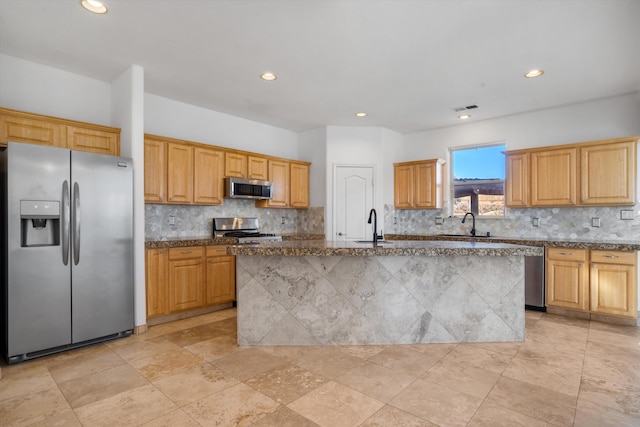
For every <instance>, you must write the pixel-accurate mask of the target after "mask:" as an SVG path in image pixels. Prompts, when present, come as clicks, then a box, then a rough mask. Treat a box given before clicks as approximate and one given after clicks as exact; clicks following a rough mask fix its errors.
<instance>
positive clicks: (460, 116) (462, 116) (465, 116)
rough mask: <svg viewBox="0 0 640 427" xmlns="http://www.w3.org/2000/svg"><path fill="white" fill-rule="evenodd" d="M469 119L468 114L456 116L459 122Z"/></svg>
mask: <svg viewBox="0 0 640 427" xmlns="http://www.w3.org/2000/svg"><path fill="white" fill-rule="evenodd" d="M469 117H471V116H470V115H469V114H460V115H459V116H458V118H459V119H460V120H467V119H468V118H469Z"/></svg>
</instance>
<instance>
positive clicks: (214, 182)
mask: <svg viewBox="0 0 640 427" xmlns="http://www.w3.org/2000/svg"><path fill="white" fill-rule="evenodd" d="M310 165H311V163H309V162H302V161H298V160H287V159H280V158H273V157H269V156H262V155H259V154H255V153H244V152H236V151H234V150H228V149H225V148H224V147H217V146H213V145H207V144H199V143H196V142H189V141H182V140H179V139H173V138H166V137H163V136H155V135H149V134H145V136H144V200H145V202H147V203H173V204H188V205H193V204H196V205H222V204H223V203H224V177H225V176H234V177H245V178H249V179H261V180H268V181H273V186H274V198H273V200H258V201H257V202H256V206H257V207H262V208H264V207H274V208H308V207H309V166H310Z"/></svg>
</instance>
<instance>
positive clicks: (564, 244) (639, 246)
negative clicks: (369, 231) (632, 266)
mask: <svg viewBox="0 0 640 427" xmlns="http://www.w3.org/2000/svg"><path fill="white" fill-rule="evenodd" d="M385 237H386V238H387V239H390V240H412V241H415V240H419V241H433V240H437V241H442V240H444V241H458V242H487V243H511V244H516V245H525V246H542V247H552V248H569V249H599V250H604V251H639V250H640V240H610V241H594V240H584V239H567V238H557V239H541V238H530V237H495V236H491V237H472V236H445V235H442V234H435V235H402V234H387V235H386V236H385Z"/></svg>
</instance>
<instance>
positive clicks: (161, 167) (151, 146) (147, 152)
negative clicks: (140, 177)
mask: <svg viewBox="0 0 640 427" xmlns="http://www.w3.org/2000/svg"><path fill="white" fill-rule="evenodd" d="M144 200H145V202H152V203H153V202H155V203H165V202H166V201H167V142H166V141H165V140H162V139H158V138H154V137H150V136H145V138H144Z"/></svg>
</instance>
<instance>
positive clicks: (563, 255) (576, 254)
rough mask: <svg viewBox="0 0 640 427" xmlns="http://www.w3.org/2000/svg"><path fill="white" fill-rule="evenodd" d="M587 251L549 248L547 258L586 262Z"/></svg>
mask: <svg viewBox="0 0 640 427" xmlns="http://www.w3.org/2000/svg"><path fill="white" fill-rule="evenodd" d="M587 254H588V252H587V249H567V248H547V258H548V259H555V260H563V261H586V260H587Z"/></svg>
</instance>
